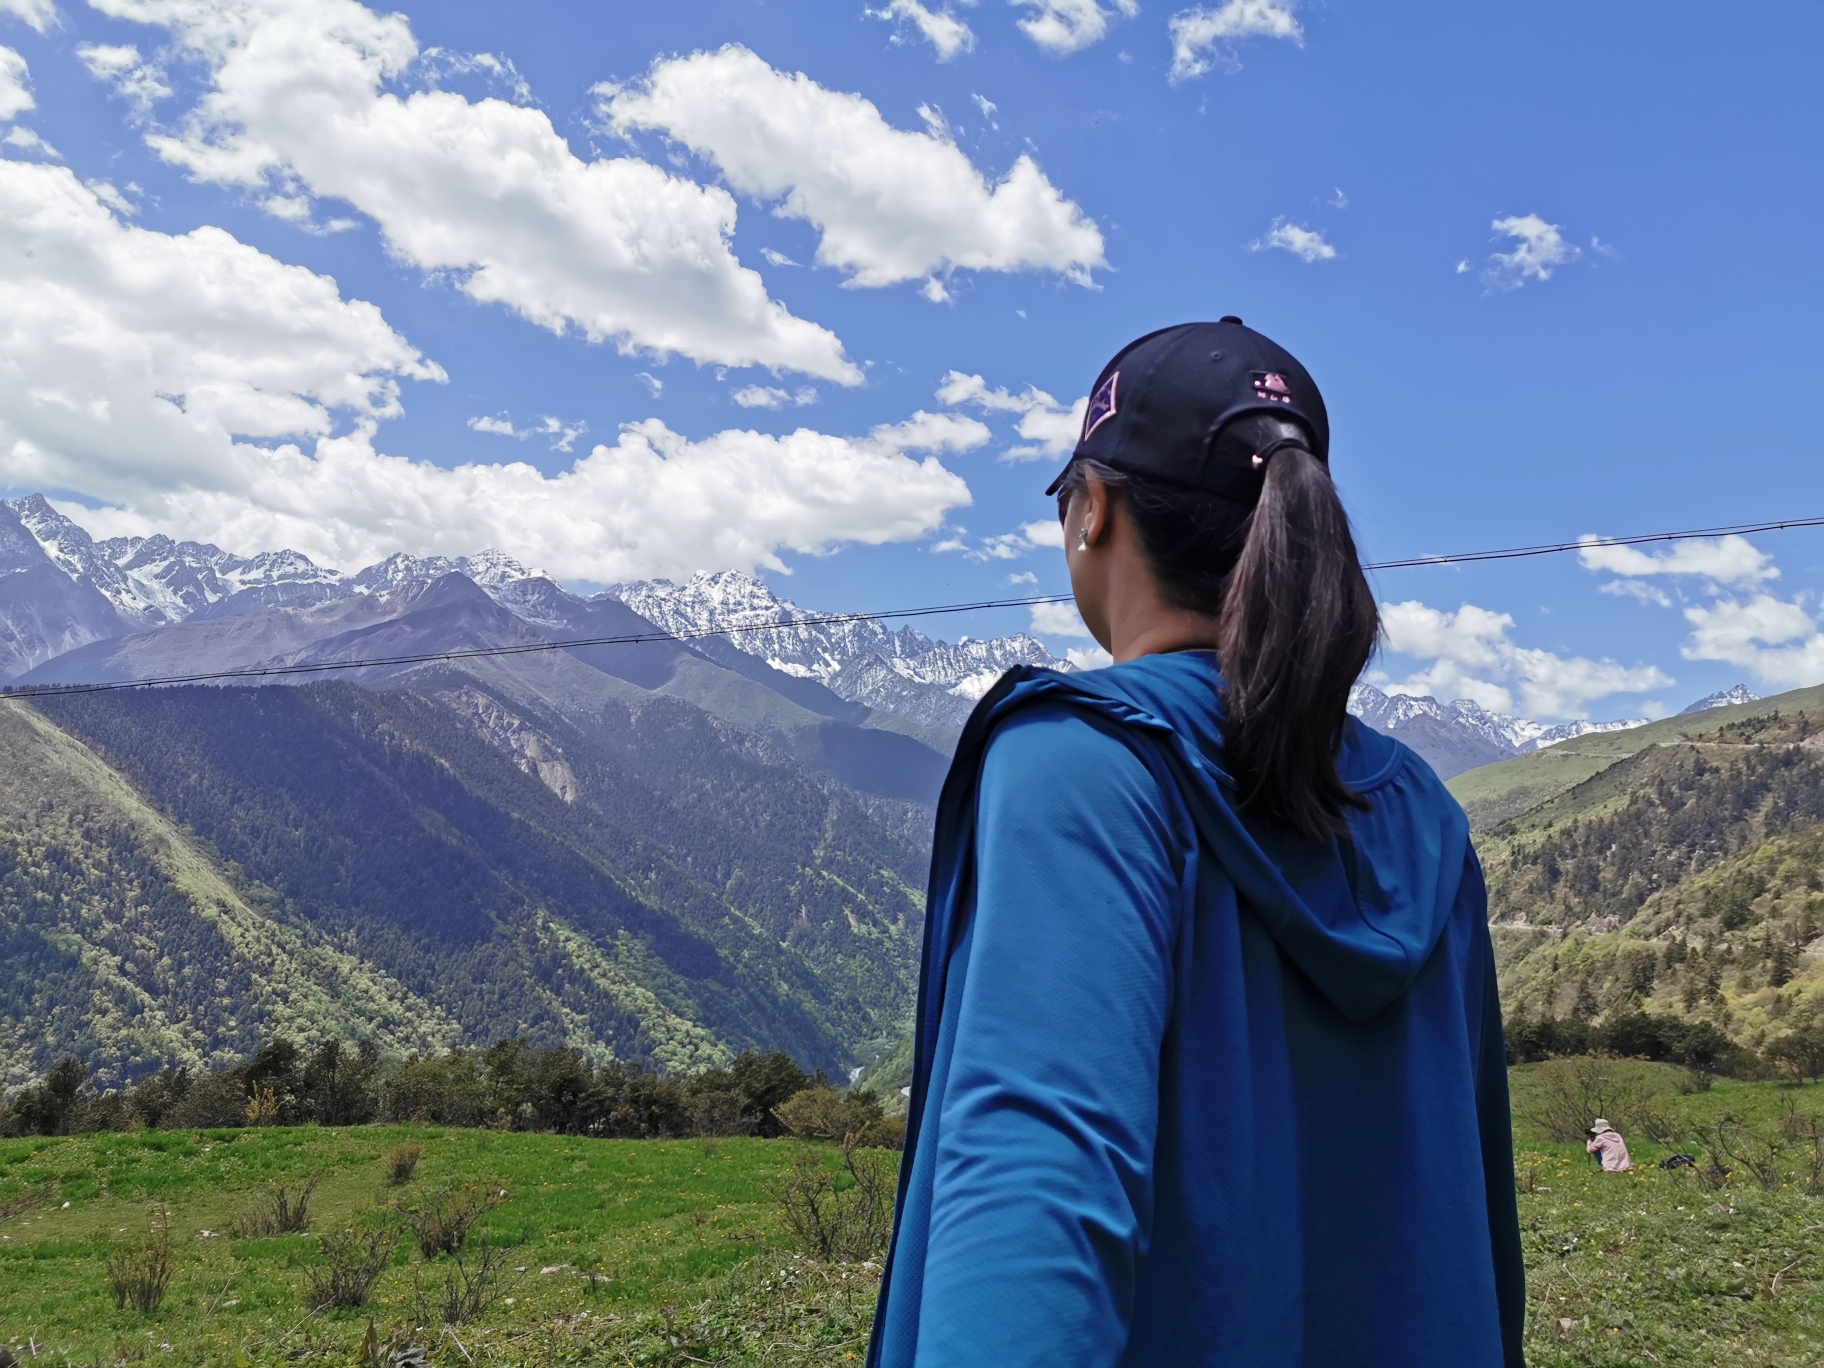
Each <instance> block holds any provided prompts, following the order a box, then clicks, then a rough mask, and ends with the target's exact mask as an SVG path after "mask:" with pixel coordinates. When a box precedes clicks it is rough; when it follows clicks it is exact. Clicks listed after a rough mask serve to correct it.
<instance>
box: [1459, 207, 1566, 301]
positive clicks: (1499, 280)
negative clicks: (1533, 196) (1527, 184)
mask: <svg viewBox="0 0 1824 1368" xmlns="http://www.w3.org/2000/svg"><path fill="white" fill-rule="evenodd" d="M1489 226H1490V227H1491V228H1493V229H1494V230H1495V232H1496V233H1498V234H1499V235H1501V236H1502V237H1508V238H1512V239H1513V240H1514V250H1513V251H1511V252H1496V253H1494V254H1493V255H1491V256H1490V257H1489V266H1488V269H1487V270H1486V271H1484V272H1483V273H1482V280H1483V283H1484V284H1486V285H1487V286H1488V287H1489V288H1490V289H1494V290H1517V289H1519V288H1520V287H1521V286H1522V285H1524V284H1526V282H1527V281H1529V280H1541V281H1543V280H1550V279H1551V278H1552V272H1553V271H1555V270H1557V269H1558V268H1559V267H1560V266H1568V265H1570V263H1571V262H1573V261H1575V260H1577V258H1578V257H1580V256H1581V255H1583V252H1582V249H1581V248H1579V247H1577V246H1575V245H1574V244H1572V243H1569V242H1566V241H1565V240H1564V233H1563V232H1562V231H1561V230H1560V228H1559V226H1558V225H1557V224H1555V223H1547V222H1546V221H1545V220H1544V219H1542V218H1540V217H1539V215H1537V214H1510V215H1508V216H1507V217H1505V218H1498V219H1496V220H1495V221H1494V222H1493V223H1491V224H1490V225H1489Z"/></svg>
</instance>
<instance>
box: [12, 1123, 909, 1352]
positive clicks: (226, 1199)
mask: <svg viewBox="0 0 1824 1368" xmlns="http://www.w3.org/2000/svg"><path fill="white" fill-rule="evenodd" d="M407 1141H409V1142H412V1143H416V1144H419V1145H421V1146H422V1147H423V1151H424V1155H423V1158H422V1160H421V1161H420V1163H419V1164H418V1167H417V1170H416V1172H415V1174H414V1175H413V1177H412V1178H411V1180H410V1181H409V1182H407V1183H405V1184H403V1185H400V1186H397V1187H394V1186H388V1185H387V1184H386V1182H385V1177H384V1173H383V1164H384V1159H385V1156H386V1155H387V1153H388V1152H389V1151H390V1150H391V1149H392V1148H393V1147H394V1146H395V1145H398V1144H400V1143H402V1142H407ZM802 1149H803V1146H802V1145H800V1144H799V1143H798V1142H795V1141H767V1140H751V1139H727V1140H712V1141H690V1142H682V1141H627V1140H605V1141H596V1140H584V1139H575V1138H566V1137H562V1136H552V1135H534V1134H515V1133H512V1132H499V1131H465V1130H441V1129H436V1128H428V1127H418V1128H411V1127H382V1126H372V1127H354V1128H350V1129H347V1130H333V1129H325V1128H317V1127H295V1128H282V1129H281V1128H273V1129H268V1130H240V1131H234V1130H219V1131H207V1132H179V1133H170V1132H162V1131H138V1132H127V1133H114V1134H103V1135H95V1136H80V1137H67V1138H65V1137H58V1138H34V1139H20V1140H0V1215H4V1214H5V1213H6V1212H7V1211H8V1209H9V1207H15V1206H18V1205H19V1197H20V1194H21V1193H22V1191H26V1192H27V1195H28V1196H31V1197H36V1198H38V1199H41V1200H33V1201H31V1203H30V1204H29V1205H26V1206H25V1207H24V1209H23V1210H19V1211H17V1213H16V1214H14V1215H13V1216H12V1217H11V1219H8V1220H4V1221H0V1343H9V1344H16V1345H20V1346H25V1347H26V1354H27V1360H28V1361H30V1352H31V1346H34V1345H35V1346H36V1347H37V1349H38V1352H39V1354H40V1355H41V1356H42V1355H46V1354H48V1355H50V1356H51V1357H53V1358H54V1359H56V1360H58V1361H62V1360H64V1359H66V1358H67V1359H68V1360H69V1361H72V1362H76V1363H81V1364H89V1363H95V1362H100V1363H106V1364H114V1363H121V1362H141V1361H147V1362H158V1361H164V1362H177V1363H183V1364H186V1365H188V1364H224V1365H229V1364H241V1363H281V1362H289V1363H303V1364H314V1363H335V1364H347V1363H349V1362H362V1361H364V1360H363V1359H362V1358H361V1357H359V1356H358V1351H359V1348H360V1345H361V1342H362V1341H363V1340H364V1339H365V1338H366V1335H367V1327H368V1324H369V1321H370V1318H371V1319H372V1321H373V1323H374V1325H375V1327H376V1334H375V1339H376V1341H377V1342H378V1343H379V1344H380V1346H381V1350H382V1352H380V1353H379V1354H377V1355H370V1357H371V1358H372V1361H373V1362H374V1363H375V1364H384V1363H385V1362H386V1361H387V1357H388V1354H387V1352H386V1351H387V1350H392V1351H396V1350H398V1349H402V1348H405V1347H407V1345H408V1341H409V1342H410V1343H412V1344H418V1345H421V1346H423V1347H425V1348H426V1349H428V1350H429V1351H430V1358H431V1361H433V1362H436V1363H452V1364H453V1363H494V1364H567V1363H601V1364H618V1363H640V1364H646V1363H679V1364H682V1363H688V1362H692V1361H696V1362H702V1361H705V1356H706V1355H705V1351H711V1355H710V1357H709V1361H716V1362H731V1363H744V1362H752V1363H769V1364H773V1363H776V1364H794V1363H798V1362H806V1363H809V1362H813V1361H814V1362H817V1363H841V1362H844V1361H846V1359H845V1355H846V1354H847V1353H849V1352H854V1353H855V1354H856V1355H857V1357H858V1358H859V1354H860V1350H861V1349H862V1348H864V1347H865V1335H866V1333H867V1325H868V1319H869V1317H870V1315H871V1313H872V1306H873V1288H874V1270H873V1269H872V1268H870V1267H867V1266H855V1267H850V1268H845V1267H832V1268H825V1267H822V1266H819V1265H817V1264H815V1263H813V1262H811V1261H809V1260H805V1259H800V1258H796V1257H793V1256H791V1255H790V1254H785V1253H781V1252H779V1251H778V1245H779V1244H780V1236H781V1228H780V1226H779V1223H778V1220H777V1218H776V1215H775V1204H774V1202H773V1200H772V1198H771V1197H770V1195H769V1193H768V1190H767V1189H768V1186H769V1184H771V1183H773V1182H775V1181H777V1180H778V1179H779V1178H780V1177H781V1176H782V1175H783V1173H784V1171H785V1170H786V1169H787V1167H788V1166H789V1160H790V1158H791V1156H792V1154H794V1153H797V1152H801V1151H802ZM318 1172H321V1173H322V1174H323V1175H324V1177H323V1180H322V1183H321V1185H320V1186H319V1187H318V1188H317V1189H316V1191H315V1193H314V1195H313V1197H312V1199H311V1206H310V1215H311V1220H310V1227H311V1230H312V1231H313V1232H325V1231H327V1232H332V1233H333V1232H336V1231H339V1230H342V1229H344V1228H347V1227H350V1226H352V1227H354V1228H355V1229H357V1230H364V1229H375V1228H381V1227H384V1226H386V1225H387V1224H389V1209H392V1208H395V1207H397V1206H399V1205H401V1204H403V1205H406V1206H411V1205H421V1204H423V1203H424V1202H425V1201H427V1200H432V1199H434V1198H435V1197H436V1196H437V1195H438V1194H439V1193H440V1192H442V1191H444V1190H445V1189H446V1187H447V1186H448V1185H451V1184H457V1185H467V1186H470V1187H475V1188H481V1189H485V1190H486V1191H488V1192H490V1193H493V1194H498V1193H500V1192H501V1191H503V1190H504V1191H505V1192H506V1193H507V1194H508V1196H507V1199H506V1200H505V1201H504V1202H502V1203H501V1204H500V1205H499V1206H497V1207H496V1208H495V1209H494V1210H493V1211H491V1212H489V1213H488V1214H487V1215H485V1216H483V1217H482V1218H481V1220H480V1222H479V1223H478V1224H477V1226H476V1227H475V1230H474V1232H473V1233H472V1234H471V1235H470V1237H469V1244H468V1249H467V1251H466V1253H467V1255H468V1260H469V1263H470V1264H471V1266H472V1265H473V1263H474V1258H475V1254H476V1251H477V1249H478V1248H479V1243H480V1241H481V1240H482V1239H483V1238H484V1237H485V1238H486V1239H487V1240H488V1241H489V1242H490V1244H493V1245H503V1244H504V1245H507V1246H508V1248H507V1250H506V1263H505V1267H504V1271H503V1273H502V1275H501V1282H500V1284H499V1288H498V1292H497V1295H496V1299H495V1301H494V1303H493V1305H492V1307H491V1308H490V1309H489V1310H488V1311H487V1312H486V1314H484V1315H483V1316H481V1317H480V1318H479V1319H477V1320H474V1321H471V1322H469V1323H466V1324H462V1325H458V1326H454V1327H448V1328H446V1327H443V1326H442V1325H441V1323H440V1320H441V1318H440V1317H439V1315H438V1314H437V1312H436V1306H437V1298H438V1297H439V1296H440V1295H441V1293H442V1291H443V1288H444V1284H445V1279H446V1278H447V1277H448V1276H449V1275H450V1274H451V1273H452V1272H453V1271H454V1269H453V1265H452V1263H451V1260H450V1257H449V1256H448V1255H447V1254H446V1255H442V1256H439V1258H438V1260H437V1261H436V1262H435V1263H431V1264H427V1263H426V1261H425V1260H424V1259H423V1257H422V1255H421V1254H420V1253H419V1251H418V1249H417V1248H416V1246H415V1244H413V1242H412V1241H411V1239H410V1237H409V1236H408V1237H407V1238H406V1239H405V1240H404V1242H402V1243H401V1245H400V1247H399V1249H398V1251H397V1252H396V1253H395V1254H394V1256H393V1258H392V1259H391V1261H390V1265H389V1266H388V1267H387V1268H386V1271H385V1272H384V1273H383V1274H382V1275H381V1277H380V1279H379V1281H378V1283H377V1285H376V1286H375V1288H374V1290H373V1294H372V1297H371V1301H370V1304H369V1305H368V1306H367V1307H365V1308H363V1309H360V1310H346V1311H334V1312H323V1313H319V1314H317V1315H310V1314H308V1313H309V1311H310V1306H309V1299H308V1295H307V1291H306V1289H307V1288H308V1286H309V1276H310V1274H311V1272H312V1270H313V1267H320V1265H321V1263H322V1257H321V1253H320V1247H319V1243H318V1240H317V1238H316V1235H315V1234H302V1235H281V1236H268V1237H265V1238H254V1239H236V1238H235V1236H234V1227H235V1223H236V1222H237V1220H239V1219H241V1218H243V1217H245V1216H246V1215H247V1213H248V1212H249V1211H250V1210H251V1209H253V1207H254V1206H255V1203H256V1201H257V1200H258V1198H259V1196H260V1195H261V1194H262V1193H264V1192H269V1191H270V1190H271V1185H273V1184H275V1183H292V1184H295V1183H296V1182H297V1181H298V1180H300V1179H302V1178H304V1177H306V1176H307V1175H309V1174H312V1173H318ZM9 1198H10V1199H12V1200H11V1201H9ZM161 1207H162V1208H164V1209H166V1210H168V1211H169V1212H170V1213H171V1245H172V1251H173V1252H172V1265H173V1276H172V1279H171V1283H170V1286H169V1291H168V1292H167V1294H166V1297H165V1300H164V1305H163V1307H162V1308H161V1309H160V1310H159V1311H158V1312H156V1313H154V1314H152V1315H149V1316H148V1315H141V1314H139V1313H138V1312H135V1311H132V1310H120V1309H116V1307H115V1304H114V1297H113V1294H112V1292H111V1291H110V1290H109V1286H108V1281H107V1262H108V1259H109V1256H110V1254H111V1253H112V1252H113V1251H114V1250H115V1249H116V1248H118V1247H120V1246H122V1245H130V1244H132V1243H133V1242H135V1241H139V1240H142V1239H144V1238H145V1237H146V1235H147V1234H148V1232H149V1230H150V1227H151V1223H152V1221H153V1219H154V1213H155V1211H156V1210H157V1209H158V1208H161ZM391 1219H392V1220H394V1221H396V1219H397V1218H391ZM763 1250H765V1251H769V1257H768V1258H766V1259H764V1260H759V1261H757V1260H756V1255H757V1254H758V1253H759V1252H761V1251H763ZM420 1287H422V1288H423V1291H424V1295H425V1299H426V1302H427V1303H428V1304H429V1307H430V1314H428V1315H425V1314H421V1313H420V1310H419V1306H418V1290H417V1289H418V1288H420ZM706 1301H709V1302H711V1305H710V1306H709V1307H708V1308H707V1309H705V1308H704V1305H703V1304H704V1303H705V1302H706ZM419 1325H423V1326H425V1327H427V1328H426V1329H425V1330H424V1331H423V1332H415V1331H414V1327H416V1326H419ZM818 1350H823V1351H825V1352H823V1353H821V1354H816V1356H815V1357H814V1358H813V1357H812V1355H813V1354H814V1353H815V1351H818Z"/></svg>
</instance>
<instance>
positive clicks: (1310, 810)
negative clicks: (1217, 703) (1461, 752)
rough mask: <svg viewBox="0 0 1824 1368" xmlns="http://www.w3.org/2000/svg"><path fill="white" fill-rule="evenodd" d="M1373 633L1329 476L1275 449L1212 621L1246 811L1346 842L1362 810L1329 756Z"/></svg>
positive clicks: (1299, 456) (1233, 764)
mask: <svg viewBox="0 0 1824 1368" xmlns="http://www.w3.org/2000/svg"><path fill="white" fill-rule="evenodd" d="M1145 535H1146V534H1145V530H1144V529H1141V537H1142V539H1143V540H1144V538H1145ZM1379 631H1380V614H1379V613H1378V612H1377V611H1376V608H1375V604H1374V595H1373V593H1372V592H1371V591H1370V590H1369V588H1368V579H1367V576H1365V575H1364V574H1363V573H1362V565H1361V560H1360V558H1359V557H1358V556H1357V554H1356V550H1355V537H1354V536H1353V535H1352V534H1351V532H1350V530H1349V517H1348V515H1347V514H1346V513H1345V512H1344V511H1343V505H1342V501H1341V500H1340V499H1338V498H1337V496H1336V487H1335V486H1334V485H1333V484H1331V482H1330V472H1329V471H1328V470H1326V469H1325V468H1324V466H1323V465H1322V464H1321V463H1320V462H1319V461H1318V459H1317V458H1316V457H1315V456H1312V455H1311V454H1310V453H1309V452H1307V451H1305V450H1303V449H1302V448H1300V447H1285V448H1282V449H1281V450H1280V451H1278V452H1276V453H1275V454H1274V455H1273V458H1272V459H1271V460H1270V461H1269V462H1268V463H1267V476H1266V482H1265V487H1264V488H1263V489H1262V491H1261V496H1260V503H1259V504H1258V505H1257V506H1256V507H1255V509H1254V515H1253V517H1252V518H1251V519H1249V522H1248V532H1247V541H1246V543H1245V544H1244V545H1243V547H1242V551H1241V559H1240V560H1239V561H1237V562H1236V564H1235V568H1234V570H1233V571H1231V572H1230V574H1229V577H1228V584H1227V586H1226V587H1225V590H1224V592H1223V595H1222V607H1221V611H1220V613H1219V614H1218V616H1217V641H1218V649H1219V652H1220V655H1221V660H1222V672H1223V676H1224V678H1225V679H1226V680H1227V681H1228V692H1227V696H1226V703H1227V713H1228V716H1227V718H1226V719H1225V724H1224V729H1223V737H1224V740H1223V747H1224V761H1225V763H1226V764H1227V766H1228V770H1229V773H1230V774H1231V776H1233V778H1234V780H1235V788H1236V792H1237V796H1238V797H1239V798H1240V800H1241V803H1242V805H1243V806H1244V807H1246V808H1248V809H1250V810H1251V811H1253V812H1256V813H1258V814H1259V815H1260V816H1262V817H1265V818H1267V819H1269V820H1270V821H1272V822H1274V823H1276V824H1277V825H1279V826H1283V827H1288V828H1290V829H1291V830H1293V831H1296V832H1298V833H1299V834H1300V835H1303V836H1307V837H1310V838H1311V839H1313V840H1329V839H1332V838H1333V837H1336V836H1339V835H1342V834H1343V832H1344V829H1345V828H1344V825H1343V813H1344V810H1345V809H1346V808H1350V807H1356V808H1360V807H1365V806H1366V804H1365V803H1364V802H1363V800H1362V799H1361V798H1360V797H1359V796H1358V795H1357V794H1355V793H1354V792H1352V791H1351V790H1350V788H1349V787H1348V785H1346V784H1344V783H1343V781H1342V779H1341V778H1340V777H1339V776H1338V775H1337V772H1336V754H1337V750H1338V748H1339V747H1340V746H1341V745H1342V739H1343V723H1344V719H1345V715H1346V709H1347V705H1348V702H1349V690H1350V687H1351V686H1352V685H1353V684H1354V683H1355V681H1356V677H1357V676H1358V675H1360V674H1361V672H1362V667H1363V666H1365V665H1366V664H1367V663H1368V657H1369V655H1370V654H1371V653H1372V652H1373V650H1374V643H1375V638H1376V636H1377V635H1378V633H1379Z"/></svg>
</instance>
